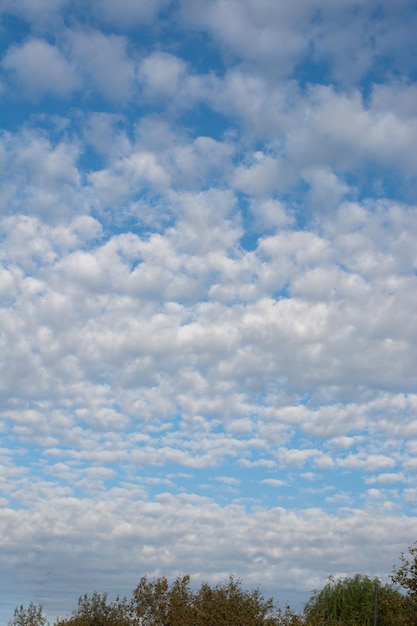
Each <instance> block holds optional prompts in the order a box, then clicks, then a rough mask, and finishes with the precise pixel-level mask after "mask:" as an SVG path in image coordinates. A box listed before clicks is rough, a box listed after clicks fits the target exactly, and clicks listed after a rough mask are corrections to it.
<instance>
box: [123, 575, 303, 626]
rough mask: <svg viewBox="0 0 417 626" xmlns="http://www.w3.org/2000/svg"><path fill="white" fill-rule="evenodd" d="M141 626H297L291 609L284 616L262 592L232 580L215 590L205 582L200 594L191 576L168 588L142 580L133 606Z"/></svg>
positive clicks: (163, 583)
mask: <svg viewBox="0 0 417 626" xmlns="http://www.w3.org/2000/svg"><path fill="white" fill-rule="evenodd" d="M131 610H132V616H134V623H135V624H137V625H138V626H298V624H299V623H300V622H298V623H297V621H296V616H295V614H293V613H292V612H291V610H290V609H289V608H288V609H287V610H286V611H285V613H282V612H281V611H280V610H279V609H277V608H276V607H275V605H274V602H273V600H272V599H271V598H268V599H265V598H264V597H263V596H262V595H261V593H260V591H259V589H255V590H253V591H245V590H244V589H242V584H241V581H240V580H236V579H234V578H233V577H230V578H229V580H228V581H227V582H225V583H223V584H218V585H216V586H215V587H212V586H210V585H209V584H207V583H203V584H202V585H201V587H200V589H199V590H198V591H197V592H193V591H192V590H191V588H190V577H189V576H184V577H182V578H181V577H178V578H177V579H176V580H175V581H174V583H172V585H169V583H168V581H167V579H166V578H165V577H161V578H157V579H156V580H148V578H147V577H146V576H145V577H143V578H141V580H140V582H139V584H138V586H137V587H136V589H135V590H134V591H133V599H132V603H131Z"/></svg>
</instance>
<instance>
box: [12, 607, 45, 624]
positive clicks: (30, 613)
mask: <svg viewBox="0 0 417 626" xmlns="http://www.w3.org/2000/svg"><path fill="white" fill-rule="evenodd" d="M47 624H48V620H47V619H46V617H45V615H44V614H43V607H42V605H41V604H34V603H33V602H31V603H30V604H29V606H28V607H27V608H25V607H24V606H23V604H21V605H20V606H18V607H16V608H15V610H14V615H13V619H12V620H10V622H9V626H46V625H47Z"/></svg>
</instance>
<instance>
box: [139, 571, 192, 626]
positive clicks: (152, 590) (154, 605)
mask: <svg viewBox="0 0 417 626" xmlns="http://www.w3.org/2000/svg"><path fill="white" fill-rule="evenodd" d="M130 606H131V611H132V614H133V616H134V619H135V623H136V624H139V625H140V626H180V625H181V624H183V625H184V626H186V625H187V624H192V623H193V618H194V607H193V593H192V591H191V589H190V577H189V576H184V577H182V578H180V577H177V578H176V580H175V581H174V582H173V583H172V585H171V586H170V585H169V583H168V580H167V579H166V578H165V576H162V577H161V578H157V579H156V580H148V578H147V576H143V577H142V578H141V579H140V582H139V584H138V586H137V587H136V588H135V589H134V590H133V598H132V602H131V605H130Z"/></svg>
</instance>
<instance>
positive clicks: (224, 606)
mask: <svg viewBox="0 0 417 626" xmlns="http://www.w3.org/2000/svg"><path fill="white" fill-rule="evenodd" d="M195 608H196V611H197V621H198V624H199V625H201V626H223V624H224V626H227V625H228V624H233V625H234V626H258V625H261V624H262V625H265V626H273V625H275V624H277V621H276V617H275V614H274V613H275V612H274V603H273V600H272V599H271V598H268V599H265V598H264V597H263V596H262V595H261V593H260V591H259V589H255V590H254V591H245V590H243V589H242V585H241V581H240V580H235V579H234V578H233V577H230V578H229V580H228V581H227V583H224V584H219V585H216V587H210V585H208V584H203V585H201V587H200V590H199V591H198V592H197V594H196V597H195Z"/></svg>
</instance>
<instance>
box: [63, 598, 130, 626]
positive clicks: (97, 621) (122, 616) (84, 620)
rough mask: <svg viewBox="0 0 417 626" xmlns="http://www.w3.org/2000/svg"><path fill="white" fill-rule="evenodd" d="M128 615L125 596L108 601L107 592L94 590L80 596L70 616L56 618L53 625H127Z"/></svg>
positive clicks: (128, 623) (128, 622)
mask: <svg viewBox="0 0 417 626" xmlns="http://www.w3.org/2000/svg"><path fill="white" fill-rule="evenodd" d="M129 615H130V612H129V605H128V604H127V600H126V598H123V599H120V598H119V596H117V597H116V599H115V600H114V601H113V602H109V601H108V600H107V593H103V594H100V593H98V592H97V591H95V592H94V593H93V595H92V596H91V597H90V596H88V595H87V594H84V595H83V596H80V597H79V599H78V604H77V608H76V609H75V610H74V611H73V612H72V615H71V617H68V618H65V619H62V620H58V622H56V624H55V626H129V625H130V623H131V621H130V617H129Z"/></svg>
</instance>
